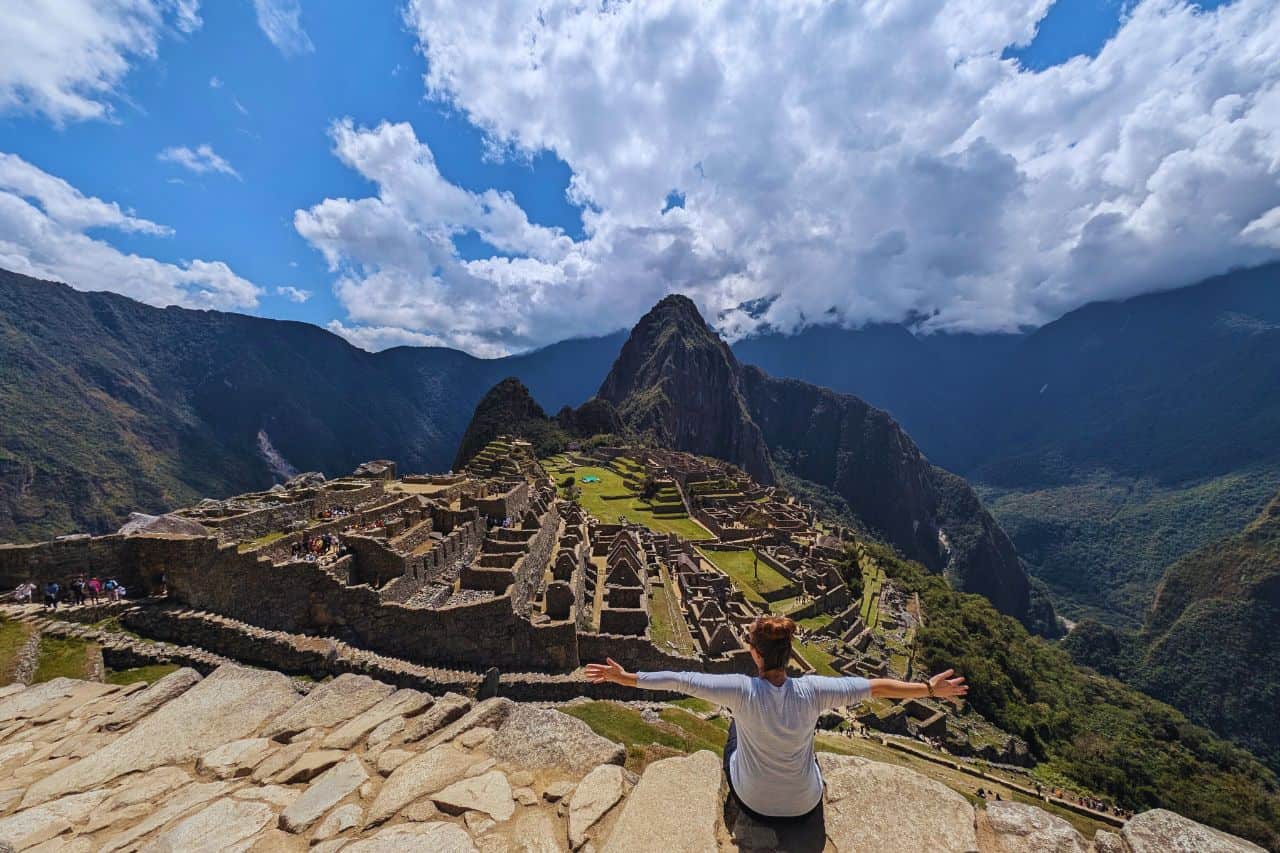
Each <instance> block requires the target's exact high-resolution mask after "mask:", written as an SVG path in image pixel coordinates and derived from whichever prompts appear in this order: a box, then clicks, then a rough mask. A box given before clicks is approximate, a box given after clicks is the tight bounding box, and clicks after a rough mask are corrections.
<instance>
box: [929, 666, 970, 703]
mask: <svg viewBox="0 0 1280 853" xmlns="http://www.w3.org/2000/svg"><path fill="white" fill-rule="evenodd" d="M953 675H955V670H954V669H947V670H943V671H942V672H940V673H938V674H937V675H935V676H934V677H933V678H930V679H929V686H930V687H932V688H933V695H934V697H935V698H938V699H950V698H951V697H953V696H963V695H964V694H966V693H968V692H969V685H967V684H965V683H964V677H963V676H957V677H956V678H952V677H951V676H953Z"/></svg>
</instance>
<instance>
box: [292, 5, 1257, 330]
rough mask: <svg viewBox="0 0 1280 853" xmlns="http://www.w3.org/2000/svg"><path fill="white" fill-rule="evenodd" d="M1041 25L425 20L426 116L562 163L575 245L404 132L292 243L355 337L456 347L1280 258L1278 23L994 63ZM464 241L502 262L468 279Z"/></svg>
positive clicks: (1035, 8)
mask: <svg viewBox="0 0 1280 853" xmlns="http://www.w3.org/2000/svg"><path fill="white" fill-rule="evenodd" d="M1048 5H1049V0H948V2H945V3H937V2H933V0H893V2H888V0H877V2H869V3H864V4H841V3H838V4H828V3H820V2H816V0H813V2H804V0H800V2H794V3H785V4H783V3H778V2H768V0H722V1H721V2H705V3H704V2H698V3H692V2H689V3H679V2H670V0H669V1H668V2H659V1H658V0H655V2H645V3H606V4H581V3H577V2H570V0H524V2H513V3H509V4H503V6H502V8H501V10H499V9H497V8H495V7H493V6H492V5H488V4H478V3H469V2H461V0H413V2H411V5H410V8H409V9H408V11H407V13H406V15H407V18H408V20H409V21H410V25H411V26H412V27H414V29H415V30H416V32H417V34H418V37H419V41H420V45H421V48H422V51H423V53H424V56H425V58H426V62H427V74H426V78H425V80H426V84H427V88H428V90H429V92H430V93H431V94H432V95H433V96H435V97H437V98H439V99H441V100H443V101H446V102H447V103H448V104H450V105H451V106H453V107H455V108H457V109H458V110H460V111H461V112H463V113H464V114H465V115H466V116H467V117H468V118H469V119H470V120H471V121H473V122H474V123H476V124H477V125H479V126H480V127H482V128H483V129H485V130H486V131H487V133H488V134H489V136H490V139H491V142H492V145H493V148H494V149H495V150H504V149H505V150H508V151H514V152H516V154H517V155H526V154H532V153H536V152H539V151H542V150H549V151H552V152H554V153H555V154H556V155H557V156H559V157H560V158H562V159H563V160H565V161H566V162H567V163H568V164H569V167H570V168H571V170H572V173H573V177H572V181H571V185H570V194H571V197H572V198H573V199H574V200H575V201H577V202H579V203H581V204H583V205H585V210H584V214H583V221H584V226H585V231H586V237H585V239H583V240H581V241H578V242H574V241H571V240H569V239H568V238H567V237H565V236H564V235H563V234H560V233H559V232H556V231H552V230H549V229H546V228H541V227H539V226H537V225H534V224H531V223H529V222H528V220H527V217H525V216H524V213H523V211H521V210H520V209H519V207H518V206H517V205H516V204H515V203H514V201H513V200H512V199H511V198H510V197H509V196H502V195H499V194H497V193H493V192H490V193H474V192H468V191H466V190H463V189H461V188H459V187H456V186H453V185H451V184H449V183H448V182H447V181H444V179H443V178H441V177H440V175H439V172H438V171H437V170H436V169H435V166H434V160H433V158H432V157H431V152H430V150H429V149H428V148H427V146H425V145H424V144H422V143H420V142H419V141H418V140H416V139H415V138H413V134H412V131H411V130H410V129H409V128H408V127H407V126H397V125H383V126H380V127H378V128H374V129H357V128H354V127H352V126H350V125H349V124H348V125H342V126H341V127H339V128H338V129H336V130H335V132H334V138H335V151H336V153H337V154H338V156H339V157H340V158H341V159H342V160H343V162H344V163H346V164H347V165H348V166H350V167H351V168H353V169H354V170H355V171H357V172H358V173H359V174H361V175H362V176H364V177H366V178H368V179H369V180H371V181H372V182H373V183H374V184H376V186H377V193H376V195H375V196H372V197H369V198H360V199H326V200H324V201H322V202H320V203H319V204H316V205H314V206H313V207H311V208H310V209H309V210H304V211H299V213H298V214H297V215H296V216H295V224H296V225H297V227H298V230H299V232H300V233H301V234H302V235H303V236H304V237H306V238H307V239H308V240H310V241H311V242H312V243H313V244H314V245H316V247H317V248H318V249H320V251H322V252H323V253H324V256H325V258H326V260H327V261H328V263H329V265H330V266H331V268H333V269H334V271H335V273H336V274H337V281H336V284H335V293H336V294H337V295H338V297H339V299H340V300H341V301H342V302H343V304H344V305H345V306H346V307H347V309H348V311H349V312H350V319H351V321H353V322H355V323H357V324H364V325H368V326H372V327H378V328H384V327H385V328H400V329H407V330H410V331H412V332H419V333H425V334H428V335H431V336H437V337H439V338H441V339H443V340H446V341H449V342H452V343H453V344H455V345H459V346H464V347H467V348H471V349H473V351H480V350H493V349H498V350H501V349H518V348H523V347H527V346H532V345H536V344H540V343H547V342H549V341H552V340H556V339H559V338H563V337H567V336H570V335H579V334H591V333H593V332H602V331H606V330H608V329H610V328H613V327H618V326H623V325H626V324H628V323H630V322H632V321H634V320H635V318H636V317H637V316H638V315H639V314H640V313H641V312H643V310H645V308H647V307H648V306H649V305H650V304H651V303H652V302H653V301H655V300H656V299H657V298H659V297H660V296H662V295H663V294H664V293H665V292H668V291H671V290H678V291H681V292H685V293H688V294H690V295H691V296H693V297H694V298H695V299H696V300H698V302H699V303H700V304H701V305H702V307H703V309H704V310H705V311H707V312H708V313H709V314H711V315H712V316H716V315H719V316H720V317H721V321H720V322H721V325H722V328H723V329H724V330H725V331H726V332H727V333H729V334H731V335H737V334H743V333H746V332H747V331H749V330H750V329H751V328H753V327H754V326H755V325H756V323H758V322H760V321H758V320H756V319H754V318H752V317H750V316H748V315H747V314H746V313H745V312H742V311H737V310H735V308H736V306H738V305H740V304H742V303H744V302H747V301H749V300H754V299H760V298H762V297H776V299H774V300H773V302H772V303H771V304H770V306H769V308H768V310H767V312H766V313H765V315H764V317H763V320H764V321H765V322H769V323H773V324H775V325H777V326H779V327H782V328H787V329H789V328H794V327H796V326H797V325H800V324H803V323H806V322H813V321H817V320H822V319H826V318H836V319H840V320H842V321H843V322H846V323H850V324H856V323H862V322H867V321H896V320H902V319H905V318H917V319H919V318H926V319H925V320H924V321H923V323H922V324H923V325H924V326H925V327H926V328H965V329H1007V328H1013V327H1016V326H1018V325H1022V324H1039V323H1043V322H1046V321H1047V320H1050V319H1053V318H1054V317H1056V316H1059V315H1060V314H1062V313H1063V312H1065V311H1067V310H1070V309H1072V308H1074V307H1077V306H1079V305H1081V304H1083V303H1084V302H1087V301H1090V300H1094V299H1099V298H1114V297H1122V296H1127V295H1130V294H1133V293H1138V292H1142V291H1146V290H1151V289H1156V288H1164V287H1173V286H1177V285H1181V284H1185V283H1188V282H1190V281H1194V280H1195V279H1197V278H1199V277H1201V276H1205V275H1209V274H1212V273H1215V272H1219V271H1222V270H1224V269H1226V268H1228V267H1230V266H1232V265H1237V264H1251V263H1258V262H1262V261H1265V260H1268V259H1272V258H1275V257H1277V254H1278V253H1277V250H1276V247H1275V246H1274V245H1272V243H1271V242H1270V238H1269V237H1268V238H1266V239H1264V238H1263V237H1262V236H1261V235H1263V233H1264V230H1265V233H1266V234H1268V235H1269V234H1271V233H1272V225H1273V223H1272V222H1271V220H1270V219H1268V218H1262V219H1260V217H1264V214H1267V212H1268V211H1271V210H1272V209H1274V208H1276V207H1277V206H1278V205H1280V4H1276V3H1274V2H1273V0H1234V2H1232V3H1230V4H1227V5H1225V6H1222V7H1220V8H1218V9H1216V10H1213V11H1212V12H1201V11H1199V10H1198V9H1197V8H1195V7H1193V6H1191V5H1189V4H1188V3H1186V2H1183V0H1144V2H1140V3H1138V4H1136V5H1135V6H1134V7H1133V8H1132V9H1131V10H1130V12H1129V14H1128V16H1127V18H1126V19H1125V21H1124V23H1123V25H1122V27H1121V29H1120V31H1119V32H1118V34H1117V35H1116V37H1115V38H1113V39H1112V40H1111V41H1110V42H1109V43H1108V44H1107V45H1106V46H1105V47H1104V48H1103V49H1102V50H1101V52H1100V53H1099V54H1098V55H1097V56H1096V57H1093V58H1089V57H1077V58H1076V59H1073V60H1071V61H1070V62H1067V63H1065V64H1063V65H1061V66H1058V67H1055V68H1052V69H1049V70H1047V71H1044V72H1041V73H1033V72H1030V71H1027V70H1023V69H1021V68H1019V67H1018V65H1017V64H1016V63H1015V62H1014V61H1012V60H1002V59H1000V56H1001V53H1002V51H1003V49H1004V48H1005V47H1006V46H1008V45H1010V44H1018V43H1025V42H1027V41H1028V40H1030V39H1031V38H1032V36H1033V35H1034V32H1035V27H1036V25H1037V23H1038V21H1039V20H1040V19H1041V18H1042V17H1043V15H1044V13H1045V11H1046V9H1047V7H1048ZM673 190H676V191H679V192H680V193H682V194H683V196H684V199H685V203H684V206H683V207H682V208H672V209H670V210H667V211H665V212H664V211H663V208H664V207H665V200H666V197H667V194H668V193H669V192H671V191H673ZM1259 223H1260V224H1259ZM467 231H474V232H475V233H476V234H477V235H478V236H480V237H482V238H483V239H484V240H485V241H486V242H488V243H489V244H491V245H493V246H494V247H496V248H497V249H499V250H501V251H500V252H495V253H494V257H492V258H488V259H484V260H479V261H465V260H463V259H462V258H461V257H460V256H459V254H458V253H457V252H456V251H455V249H454V248H453V244H452V238H454V237H456V236H458V235H459V234H461V233H465V232H467Z"/></svg>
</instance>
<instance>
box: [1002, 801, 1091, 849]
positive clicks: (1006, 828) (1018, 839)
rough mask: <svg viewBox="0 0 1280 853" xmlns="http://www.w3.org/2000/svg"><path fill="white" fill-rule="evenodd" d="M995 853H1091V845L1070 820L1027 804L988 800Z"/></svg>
mask: <svg viewBox="0 0 1280 853" xmlns="http://www.w3.org/2000/svg"><path fill="white" fill-rule="evenodd" d="M986 820H987V826H988V828H989V829H990V830H991V833H992V838H991V840H990V842H989V843H988V848H987V849H989V850H991V851H993V853H1088V850H1089V845H1088V844H1087V843H1085V840H1084V838H1083V837H1081V835H1080V833H1078V832H1076V830H1075V827H1073V826H1072V825H1071V824H1069V823H1067V821H1065V820H1063V819H1062V818H1060V817H1058V816H1057V815H1051V814H1049V813H1048V812H1047V811H1045V810H1044V809H1040V808H1036V807H1035V806H1030V805H1026V804H1024V803H1013V802H1009V801H1008V800H997V801H995V802H990V803H987V808H986Z"/></svg>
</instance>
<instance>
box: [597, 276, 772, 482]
mask: <svg viewBox="0 0 1280 853" xmlns="http://www.w3.org/2000/svg"><path fill="white" fill-rule="evenodd" d="M739 373H740V368H739V365H738V361H737V359H735V358H734V357H733V353H732V352H730V351H729V347H728V346H727V345H726V344H725V342H724V341H722V340H720V338H719V337H718V336H717V335H716V334H715V333H714V332H712V331H711V329H709V328H708V327H707V324H706V322H704V321H703V319H702V316H701V315H700V314H699V313H698V309H697V307H696V306H695V305H694V304H693V302H692V301H690V300H689V299H688V298H687V297H684V296H668V297H666V298H665V299H663V300H662V301H661V302H659V303H658V304H657V305H655V306H654V307H653V309H652V310H651V311H650V312H649V313H648V314H646V315H645V316H644V317H643V318H641V320H640V322H639V323H637V324H636V327H635V328H634V329H632V331H631V336H630V337H629V338H627V342H626V343H625V344H623V346H622V352H621V353H620V354H619V355H618V360H617V361H616V362H614V365H613V369H612V370H611V371H610V372H609V375H608V376H607V377H605V380H604V384H602V385H601V386H600V391H599V394H598V395H597V396H599V397H600V398H601V399H604V400H608V401H609V402H610V403H613V404H614V406H616V407H617V410H618V414H619V416H620V417H621V419H622V422H623V423H624V424H625V425H626V426H627V427H629V428H630V429H632V430H634V431H636V432H640V433H644V432H648V433H652V435H653V436H654V438H655V439H656V440H657V441H658V443H659V444H661V445H663V446H665V447H672V448H675V449H677V450H684V451H688V452H690V453H697V454H699V455H702V456H714V457H716V458H719V459H725V460H728V461H730V462H733V463H734V464H736V465H738V466H739V467H740V468H742V470H744V471H746V472H747V473H748V474H750V475H751V476H752V477H754V478H755V479H756V480H758V481H759V482H761V483H764V484H766V485H768V484H771V483H773V479H774V475H773V467H772V465H771V464H770V461H769V451H768V449H767V448H766V447H765V442H764V438H763V436H762V435H761V434H760V427H759V426H757V425H756V424H755V423H754V422H753V421H752V420H751V416H750V414H749V413H748V412H747V403H746V401H745V400H744V399H743V394H742V389H741V387H740V379H739Z"/></svg>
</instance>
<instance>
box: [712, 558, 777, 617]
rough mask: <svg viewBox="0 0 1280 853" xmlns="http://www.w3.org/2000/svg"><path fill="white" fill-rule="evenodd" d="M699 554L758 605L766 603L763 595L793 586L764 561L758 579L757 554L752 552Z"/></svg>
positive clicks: (761, 561) (761, 563)
mask: <svg viewBox="0 0 1280 853" xmlns="http://www.w3.org/2000/svg"><path fill="white" fill-rule="evenodd" d="M699 553H701V554H702V556H704V557H706V558H707V559H708V560H710V561H711V562H712V563H714V564H715V566H716V568H718V569H719V570H720V571H722V572H724V573H725V574H726V575H728V576H729V577H730V578H732V579H733V582H734V584H735V585H736V586H737V587H738V589H740V590H742V594H743V595H745V596H746V597H747V598H748V599H750V600H751V601H754V602H756V603H757V604H764V603H765V600H764V596H763V595H762V594H761V593H766V592H776V591H777V590H780V589H783V588H785V587H788V586H790V585H791V581H789V580H787V579H786V578H784V577H783V576H782V575H780V574H778V572H777V571H775V570H774V569H773V568H771V567H770V566H769V564H768V563H766V562H765V561H764V560H760V562H759V567H758V568H759V577H758V578H757V572H756V568H757V567H756V565H755V554H754V552H752V551H712V550H710V549H707V550H705V551H702V550H701V549H700V550H699Z"/></svg>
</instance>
